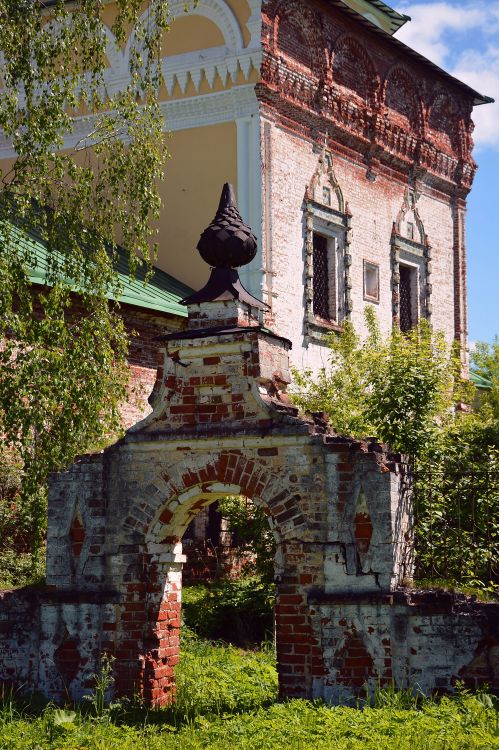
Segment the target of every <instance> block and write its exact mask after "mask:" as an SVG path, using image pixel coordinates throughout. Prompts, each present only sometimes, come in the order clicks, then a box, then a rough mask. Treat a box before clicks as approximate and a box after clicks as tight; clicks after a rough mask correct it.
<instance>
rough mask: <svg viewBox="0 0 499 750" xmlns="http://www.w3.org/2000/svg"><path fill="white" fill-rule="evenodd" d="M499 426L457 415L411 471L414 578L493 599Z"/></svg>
mask: <svg viewBox="0 0 499 750" xmlns="http://www.w3.org/2000/svg"><path fill="white" fill-rule="evenodd" d="M498 428H499V422H498V421H496V420H494V419H493V418H491V414H490V409H489V407H488V406H486V408H485V409H481V410H480V412H479V413H478V414H458V415H457V416H456V418H455V420H454V421H453V422H452V423H450V424H449V425H448V426H447V427H446V429H445V430H443V431H442V435H441V437H440V440H439V441H438V443H436V445H435V446H434V448H433V450H432V452H431V454H430V455H429V456H427V457H426V458H425V460H424V461H419V462H417V463H416V465H415V498H414V499H415V509H416V525H415V532H416V551H417V571H416V573H417V577H418V578H422V579H438V578H443V579H452V580H453V581H454V584H456V583H459V584H461V586H462V587H464V588H467V587H479V588H481V589H482V590H483V592H484V593H486V594H487V593H488V594H494V593H495V594H496V595H497V594H499V504H498V498H499V429H498Z"/></svg>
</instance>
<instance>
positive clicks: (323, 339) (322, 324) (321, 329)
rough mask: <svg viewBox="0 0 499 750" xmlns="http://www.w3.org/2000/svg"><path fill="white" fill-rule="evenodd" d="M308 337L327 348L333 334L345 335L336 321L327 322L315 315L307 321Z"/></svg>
mask: <svg viewBox="0 0 499 750" xmlns="http://www.w3.org/2000/svg"><path fill="white" fill-rule="evenodd" d="M306 329H307V337H308V339H309V340H310V341H313V342H314V343H316V344H323V345H324V346H327V343H328V338H329V335H330V334H331V333H343V327H342V326H341V325H340V324H339V323H336V321H334V320H326V319H325V318H319V317H317V316H315V315H314V317H313V318H310V319H309V320H308V321H307V325H306Z"/></svg>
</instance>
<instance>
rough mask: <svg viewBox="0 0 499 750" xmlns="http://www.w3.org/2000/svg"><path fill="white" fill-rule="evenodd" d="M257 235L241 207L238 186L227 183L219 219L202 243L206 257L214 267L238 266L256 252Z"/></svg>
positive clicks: (251, 257)
mask: <svg viewBox="0 0 499 750" xmlns="http://www.w3.org/2000/svg"><path fill="white" fill-rule="evenodd" d="M256 248H257V242H256V237H255V235H254V234H253V232H252V231H251V229H250V228H249V226H248V225H247V224H245V223H244V221H243V220H242V218H241V214H240V213H239V211H238V210H237V205H236V198H235V195H234V188H233V187H232V185H231V184H230V183H228V182H226V183H225V185H224V186H223V190H222V195H221V197H220V203H219V206H218V211H217V213H216V215H215V218H214V219H213V221H212V222H211V224H210V225H209V227H207V228H206V229H205V230H204V232H203V234H202V235H201V238H200V240H199V242H198V250H199V254H200V255H201V257H202V259H203V260H204V261H205V263H208V265H209V266H212V267H214V268H237V267H238V266H245V265H246V264H247V263H250V262H251V261H252V260H253V258H254V257H255V255H256Z"/></svg>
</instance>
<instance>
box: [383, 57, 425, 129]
mask: <svg viewBox="0 0 499 750" xmlns="http://www.w3.org/2000/svg"><path fill="white" fill-rule="evenodd" d="M382 101H383V103H384V105H385V106H386V107H387V108H388V109H389V110H390V116H391V117H392V118H393V119H394V120H395V122H396V123H397V124H399V125H401V126H403V127H407V126H408V127H409V128H410V129H411V130H413V131H414V132H415V133H416V134H417V135H421V134H422V131H423V101H422V99H421V96H420V95H419V94H418V90H417V87H416V83H415V81H414V79H413V77H412V75H411V73H410V72H409V71H408V70H407V69H406V68H405V67H403V66H402V65H398V64H397V65H394V66H393V67H392V68H391V69H390V70H389V71H388V73H387V75H386V77H385V80H384V83H383V88H382Z"/></svg>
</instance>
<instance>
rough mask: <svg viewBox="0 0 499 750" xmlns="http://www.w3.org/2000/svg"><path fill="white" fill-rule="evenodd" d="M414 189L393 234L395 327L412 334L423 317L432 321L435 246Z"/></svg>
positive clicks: (392, 259) (393, 310)
mask: <svg viewBox="0 0 499 750" xmlns="http://www.w3.org/2000/svg"><path fill="white" fill-rule="evenodd" d="M417 199H418V196H417V194H416V192H415V191H414V189H413V187H408V188H407V189H406V192H405V195H404V200H403V203H402V207H401V209H400V211H399V214H398V216H397V219H396V221H395V222H394V231H393V233H392V241H391V246H392V253H391V264H392V312H393V324H394V325H396V326H399V327H400V330H401V331H409V330H410V329H411V328H412V327H413V326H415V325H417V323H418V322H419V320H421V318H426V320H428V321H431V313H432V307H431V294H432V284H431V247H430V245H429V242H428V238H427V236H426V232H425V230H424V226H423V222H422V220H421V217H420V215H419V212H418V207H417Z"/></svg>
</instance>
